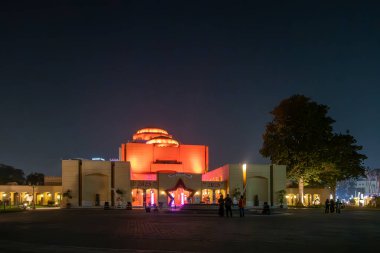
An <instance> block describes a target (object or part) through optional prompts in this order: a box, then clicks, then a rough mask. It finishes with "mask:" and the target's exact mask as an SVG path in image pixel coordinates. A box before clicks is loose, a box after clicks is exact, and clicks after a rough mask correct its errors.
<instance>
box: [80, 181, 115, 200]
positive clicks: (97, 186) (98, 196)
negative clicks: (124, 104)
mask: <svg viewBox="0 0 380 253" xmlns="http://www.w3.org/2000/svg"><path fill="white" fill-rule="evenodd" d="M110 195H111V191H110V185H109V177H108V176H107V175H104V174H88V175H86V176H85V177H84V178H83V192H82V205H83V206H102V205H104V202H106V201H110V199H111V196H110Z"/></svg>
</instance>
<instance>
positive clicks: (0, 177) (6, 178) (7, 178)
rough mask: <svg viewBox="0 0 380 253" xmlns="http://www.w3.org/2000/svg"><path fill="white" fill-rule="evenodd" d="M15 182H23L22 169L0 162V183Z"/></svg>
mask: <svg viewBox="0 0 380 253" xmlns="http://www.w3.org/2000/svg"><path fill="white" fill-rule="evenodd" d="M10 182H16V183H18V184H24V183H25V178H24V171H22V170H20V169H16V168H14V167H13V166H10V165H5V164H0V184H6V183H10Z"/></svg>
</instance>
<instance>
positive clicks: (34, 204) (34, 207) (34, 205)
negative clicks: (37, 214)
mask: <svg viewBox="0 0 380 253" xmlns="http://www.w3.org/2000/svg"><path fill="white" fill-rule="evenodd" d="M34 187H35V185H34V184H33V185H32V188H33V200H32V201H33V209H36V202H35V201H34Z"/></svg>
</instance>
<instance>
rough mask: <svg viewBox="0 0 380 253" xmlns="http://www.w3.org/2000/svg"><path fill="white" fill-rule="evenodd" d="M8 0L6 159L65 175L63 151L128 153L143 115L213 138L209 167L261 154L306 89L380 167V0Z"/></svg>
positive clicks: (1, 111)
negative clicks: (279, 111)
mask: <svg viewBox="0 0 380 253" xmlns="http://www.w3.org/2000/svg"><path fill="white" fill-rule="evenodd" d="M12 2H13V4H7V3H6V2H5V3H4V2H2V3H1V4H0V29H1V30H0V32H1V33H0V36H1V37H0V94H1V99H0V163H5V164H9V165H13V166H15V167H17V168H20V169H23V170H24V171H25V172H26V173H27V174H28V173H29V172H31V171H38V172H43V173H45V174H48V175H60V173H61V171H60V162H61V159H63V158H77V157H83V158H91V157H97V156H100V157H104V158H107V159H108V158H115V157H118V147H119V145H120V143H122V142H126V141H127V140H128V139H130V138H131V135H132V134H133V133H134V132H135V131H136V130H137V129H139V128H142V127H145V126H158V127H162V128H165V129H167V130H168V131H169V132H170V133H171V134H173V135H174V136H175V137H176V138H177V139H178V140H179V141H181V142H182V143H185V144H206V145H209V147H210V160H211V168H215V167H216V166H219V165H222V164H225V163H239V162H243V161H246V162H254V163H262V162H266V160H265V159H264V158H262V157H261V155H260V154H259V152H258V150H259V148H260V147H261V144H262V134H263V132H264V130H265V125H266V123H267V122H269V121H270V120H271V116H270V114H269V112H270V111H271V110H272V109H273V108H274V107H275V106H276V105H277V104H278V103H279V102H280V101H281V100H282V99H285V98H287V97H289V96H291V95H293V94H303V95H306V96H309V97H311V98H312V99H313V100H314V101H316V102H318V103H322V104H326V105H328V106H330V108H331V109H330V112H329V115H330V116H331V117H332V118H334V119H335V120H336V123H335V124H334V128H335V131H337V132H345V131H346V129H349V130H350V133H351V134H352V135H354V136H355V137H356V139H357V140H358V143H359V144H360V145H363V146H364V151H363V152H364V153H365V154H366V155H367V156H368V160H366V164H365V165H366V166H370V167H380V155H379V151H378V150H379V149H378V148H379V144H380V134H379V129H380V15H379V13H380V4H376V2H375V1H373V2H368V3H366V2H365V1H357V2H360V3H361V4H360V5H359V4H349V3H348V2H345V4H344V5H343V4H336V5H334V4H318V5H317V2H319V1H302V2H299V3H296V2H295V1H281V2H282V3H281V4H279V3H276V2H268V3H267V5H258V4H255V3H252V2H254V1H228V2H227V1H226V2H223V1H215V2H208V3H205V2H206V1H199V2H198V1H173V2H167V1H126V2H128V3H124V2H123V1H104V2H96V1H89V2H88V3H87V4H86V3H84V2H83V1H81V4H78V3H75V2H79V1H73V2H69V1H66V2H65V1H48V2H46V3H45V4H41V5H40V6H37V5H35V3H30V2H34V1H28V2H29V3H28V2H26V3H24V4H20V3H14V2H15V1H12ZM263 2H264V1H263ZM265 2H267V1H265ZM290 2H292V3H291V5H289V4H290ZM342 3H343V2H342Z"/></svg>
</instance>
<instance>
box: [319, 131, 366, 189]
mask: <svg viewBox="0 0 380 253" xmlns="http://www.w3.org/2000/svg"><path fill="white" fill-rule="evenodd" d="M356 143H357V141H356V139H355V138H354V137H353V136H351V135H350V134H349V133H348V132H347V133H346V134H335V135H334V136H333V138H332V139H331V140H330V142H329V148H328V152H326V154H325V157H326V158H327V159H326V161H325V162H324V164H323V169H324V171H323V172H322V173H321V180H322V182H324V183H325V184H326V185H328V186H329V187H330V188H331V191H332V193H333V196H335V193H336V186H337V182H339V181H343V180H347V179H350V178H358V177H363V176H365V167H364V165H363V161H364V160H365V159H367V156H365V155H363V154H360V153H359V151H360V150H362V149H363V147H362V146H359V145H357V144H356Z"/></svg>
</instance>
